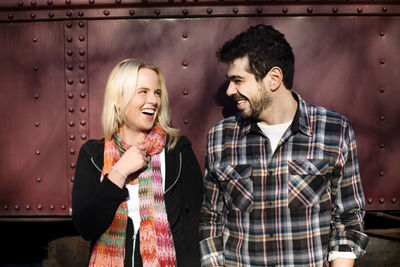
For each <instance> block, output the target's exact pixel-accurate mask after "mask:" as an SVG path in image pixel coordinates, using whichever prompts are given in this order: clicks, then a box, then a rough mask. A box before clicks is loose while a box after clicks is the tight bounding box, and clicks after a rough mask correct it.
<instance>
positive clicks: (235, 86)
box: [226, 56, 272, 121]
mask: <svg viewBox="0 0 400 267" xmlns="http://www.w3.org/2000/svg"><path fill="white" fill-rule="evenodd" d="M248 69H249V60H248V58H247V56H246V57H243V58H238V59H236V60H235V61H233V62H232V63H230V64H229V65H228V74H227V76H228V79H229V81H230V82H229V86H228V89H227V90H226V94H227V95H228V96H229V97H232V99H233V100H234V101H236V103H237V108H238V110H239V115H240V116H241V117H242V118H243V119H245V120H252V121H258V120H259V117H260V115H261V113H262V112H263V111H265V110H266V109H267V108H268V107H269V106H270V105H271V101H272V100H271V96H270V94H269V91H268V90H269V89H268V88H266V86H265V84H264V82H263V81H260V82H257V80H256V79H255V76H254V75H253V74H252V73H250V72H249V71H248Z"/></svg>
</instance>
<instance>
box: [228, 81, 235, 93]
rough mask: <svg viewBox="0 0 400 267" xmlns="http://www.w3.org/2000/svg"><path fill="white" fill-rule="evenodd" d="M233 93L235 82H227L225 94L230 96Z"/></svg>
mask: <svg viewBox="0 0 400 267" xmlns="http://www.w3.org/2000/svg"><path fill="white" fill-rule="evenodd" d="M234 94H236V88H235V83H234V82H229V85H228V88H227V89H226V95H227V96H232V95H234Z"/></svg>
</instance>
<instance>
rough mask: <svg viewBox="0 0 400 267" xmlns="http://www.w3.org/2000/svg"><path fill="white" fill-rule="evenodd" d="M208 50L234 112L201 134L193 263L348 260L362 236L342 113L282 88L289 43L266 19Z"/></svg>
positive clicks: (357, 185)
mask: <svg viewBox="0 0 400 267" xmlns="http://www.w3.org/2000/svg"><path fill="white" fill-rule="evenodd" d="M217 56H218V58H219V60H220V61H221V62H224V63H227V65H228V73H227V77H228V79H229V87H228V89H227V91H226V94H227V95H228V96H230V97H232V98H233V100H234V101H236V103H237V108H238V110H239V114H238V116H236V117H229V118H227V119H224V120H222V121H221V122H219V123H217V124H216V125H215V126H214V127H213V128H212V129H211V130H210V131H209V134H208V138H207V147H206V169H205V179H204V185H205V195H204V201H203V206H202V213H201V223H200V237H201V242H200V246H201V254H202V259H201V261H202V266H327V265H329V263H328V262H330V266H353V263H354V259H355V258H357V257H360V256H361V255H363V254H364V253H365V249H366V246H367V244H368V237H367V236H366V235H365V234H364V233H363V232H362V231H363V215H364V194H363V190H362V186H361V181H360V176H359V168H358V162H357V153H356V144H355V137H354V133H353V129H352V127H351V125H350V123H349V121H347V119H346V118H344V117H343V116H341V115H339V114H337V113H335V112H333V111H330V110H327V109H325V108H322V107H318V106H315V105H311V104H308V103H306V102H305V101H304V100H303V99H302V98H301V97H300V96H299V95H298V94H297V93H295V92H293V91H291V88H292V84H293V74H294V55H293V52H292V48H291V47H290V45H289V44H288V42H287V41H286V40H285V38H284V35H283V34H281V33H280V32H278V31H277V30H275V29H274V28H273V27H271V26H266V25H257V26H254V27H250V28H249V29H248V30H247V31H246V32H243V33H240V34H239V35H238V36H236V37H235V38H234V39H232V40H230V41H228V42H226V43H225V44H224V45H223V46H222V48H221V49H220V50H219V51H218V52H217Z"/></svg>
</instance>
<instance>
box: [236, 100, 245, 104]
mask: <svg viewBox="0 0 400 267" xmlns="http://www.w3.org/2000/svg"><path fill="white" fill-rule="evenodd" d="M244 102H246V100H239V101H238V102H237V103H238V104H239V105H240V104H243V103H244Z"/></svg>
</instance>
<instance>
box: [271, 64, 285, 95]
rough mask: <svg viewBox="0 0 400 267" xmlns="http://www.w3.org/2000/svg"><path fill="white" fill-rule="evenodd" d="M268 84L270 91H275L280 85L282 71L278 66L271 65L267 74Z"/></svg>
mask: <svg viewBox="0 0 400 267" xmlns="http://www.w3.org/2000/svg"><path fill="white" fill-rule="evenodd" d="M267 77H268V85H269V88H270V90H271V91H276V90H278V88H279V87H280V86H281V84H282V81H283V72H282V70H281V68H279V67H276V66H275V67H272V68H271V69H270V70H269V72H268V74H267Z"/></svg>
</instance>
